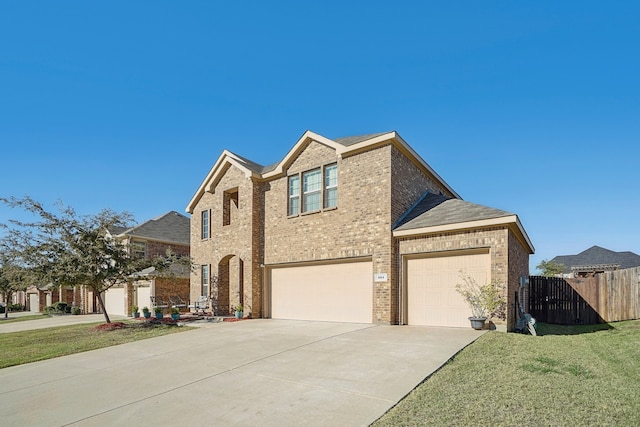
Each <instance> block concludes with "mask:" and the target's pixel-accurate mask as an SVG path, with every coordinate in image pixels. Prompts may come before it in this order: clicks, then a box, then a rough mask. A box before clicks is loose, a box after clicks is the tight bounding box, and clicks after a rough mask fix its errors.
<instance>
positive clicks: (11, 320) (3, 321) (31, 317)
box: [0, 313, 49, 325]
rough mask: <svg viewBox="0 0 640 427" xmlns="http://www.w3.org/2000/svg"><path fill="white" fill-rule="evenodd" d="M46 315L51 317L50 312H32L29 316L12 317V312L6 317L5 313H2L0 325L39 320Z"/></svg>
mask: <svg viewBox="0 0 640 427" xmlns="http://www.w3.org/2000/svg"><path fill="white" fill-rule="evenodd" d="M45 317H49V315H48V314H31V315H28V316H20V317H11V313H9V317H8V318H6V319H5V317H4V314H0V325H2V324H6V323H15V322H26V321H28V320H39V319H44V318H45Z"/></svg>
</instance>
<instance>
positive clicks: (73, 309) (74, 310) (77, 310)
mask: <svg viewBox="0 0 640 427" xmlns="http://www.w3.org/2000/svg"><path fill="white" fill-rule="evenodd" d="M71 314H74V315H78V314H82V310H81V309H80V307H78V306H77V305H74V306H72V307H71Z"/></svg>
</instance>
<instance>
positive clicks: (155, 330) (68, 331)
mask: <svg viewBox="0 0 640 427" xmlns="http://www.w3.org/2000/svg"><path fill="white" fill-rule="evenodd" d="M102 325H106V324H104V323H91V324H82V325H72V326H60V327H56V328H46V329H36V330H29V331H23V332H10V333H6V334H0V349H2V351H0V368H6V367H7V366H13V365H20V364H23V363H29V362H35V361H37V360H44V359H51V358H53V357H59V356H65V355H67V354H73V353H80V352H82V351H88V350H95V349H97V348H103V347H109V346H112V345H118V344H124V343H127V342H131V341H138V340H143V339H147V338H153V337H157V336H161V335H167V334H173V333H176V332H184V331H187V330H191V328H187V327H180V326H175V325H166V324H153V323H150V322H126V323H124V327H123V328H118V329H114V330H100V328H101V327H103V326H102Z"/></svg>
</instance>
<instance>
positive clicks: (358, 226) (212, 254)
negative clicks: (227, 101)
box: [187, 138, 528, 324]
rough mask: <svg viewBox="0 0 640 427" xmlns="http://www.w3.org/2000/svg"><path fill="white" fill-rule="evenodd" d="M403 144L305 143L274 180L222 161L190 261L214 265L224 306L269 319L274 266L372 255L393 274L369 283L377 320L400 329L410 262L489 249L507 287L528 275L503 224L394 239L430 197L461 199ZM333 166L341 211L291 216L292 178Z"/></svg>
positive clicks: (196, 284)
mask: <svg viewBox="0 0 640 427" xmlns="http://www.w3.org/2000/svg"><path fill="white" fill-rule="evenodd" d="M398 140H399V138H398V139H393V138H390V139H389V140H388V141H387V140H380V141H377V142H376V143H372V144H371V145H366V144H363V145H362V146H357V148H354V149H352V150H351V149H349V148H350V147H347V148H345V149H343V148H342V147H340V146H339V145H338V144H332V143H331V142H327V141H323V140H322V138H317V139H315V138H307V139H305V138H303V139H301V140H300V141H299V143H298V144H296V146H295V147H294V149H293V150H292V151H291V152H290V153H289V154H288V155H287V156H286V157H285V159H284V160H283V161H282V162H281V164H279V165H278V167H280V169H277V168H276V171H275V172H273V173H269V172H262V171H258V172H256V171H255V170H251V168H250V167H249V166H247V165H246V164H245V165H242V164H239V163H240V161H237V162H236V161H234V157H233V156H232V155H231V153H228V154H223V156H221V158H220V160H219V161H218V162H217V163H216V165H215V166H214V169H212V172H211V173H210V175H209V176H208V177H207V179H206V180H205V181H204V182H203V184H202V186H201V187H200V190H199V192H197V193H196V195H195V196H194V199H193V200H192V202H191V203H190V205H189V207H188V208H187V210H188V211H189V212H190V213H191V214H192V218H191V255H192V257H193V260H194V263H195V264H197V265H209V266H210V269H209V271H210V274H211V276H212V278H214V279H217V294H216V295H214V296H218V304H221V305H223V306H225V307H226V306H227V305H231V306H233V305H234V304H235V303H236V302H237V301H239V299H240V298H243V299H244V301H245V306H246V307H247V306H248V307H249V308H250V313H251V315H252V316H253V317H262V315H263V314H265V312H267V313H268V308H267V307H264V306H263V305H264V304H267V302H265V301H264V298H263V289H264V287H265V286H266V282H267V281H268V278H267V277H266V276H267V275H268V272H269V269H270V268H272V267H277V266H281V265H290V264H291V265H296V264H300V263H313V262H320V261H322V262H327V261H336V262H339V261H344V260H347V259H363V258H364V259H370V260H371V262H372V265H373V272H374V273H384V274H386V275H387V277H388V280H387V281H386V282H384V281H382V282H375V281H374V278H373V277H372V278H371V286H372V288H373V300H372V301H371V304H372V313H373V315H372V319H371V321H372V322H373V323H383V324H397V323H398V322H399V312H400V310H401V307H400V302H399V286H400V284H401V280H400V278H401V273H402V272H401V265H400V264H401V259H402V256H403V255H406V254H412V253H428V252H437V251H446V250H452V249H465V248H477V247H489V248H490V253H491V264H492V267H491V269H492V276H493V277H495V278H498V279H499V280H501V281H504V282H505V283H507V282H509V283H511V281H512V280H511V279H512V277H511V276H512V275H518V274H520V271H522V269H523V266H525V261H526V266H525V268H528V252H527V251H526V250H525V249H524V248H522V245H521V244H520V242H519V241H518V240H517V239H515V238H514V239H511V238H510V231H509V229H508V228H507V227H504V226H503V227H493V228H488V229H486V230H475V231H464V232H455V233H441V234H436V235H429V236H428V237H424V236H420V237H415V238H414V237H411V238H395V237H394V236H393V227H394V224H395V223H396V222H397V221H398V220H399V219H400V218H401V217H402V216H403V215H404V214H405V212H407V210H408V209H410V208H411V207H412V206H413V205H414V204H415V203H416V202H417V201H418V200H419V199H420V198H421V197H422V196H423V195H424V194H425V193H426V192H427V191H429V192H431V193H434V194H444V195H446V196H449V197H454V198H455V197H458V196H457V195H456V194H455V193H454V192H453V190H451V189H450V187H448V186H447V185H446V184H445V183H444V182H443V181H442V180H441V178H439V177H438V176H437V175H435V174H434V173H433V171H432V170H431V169H430V168H429V167H428V166H426V164H424V163H422V161H421V159H416V158H415V156H414V154H412V151H411V150H410V149H409V148H408V147H407V146H406V145H404V143H398ZM225 156H227V157H225ZM225 159H228V161H227V162H225ZM331 164H337V168H338V205H337V207H335V208H327V209H322V208H321V209H320V210H318V211H314V212H310V213H301V214H298V215H291V216H290V215H288V203H289V193H288V182H289V181H288V179H289V177H290V176H292V175H296V174H300V176H301V174H302V173H303V172H306V171H310V170H313V169H316V168H321V170H322V169H323V168H324V167H325V166H327V165H331ZM214 172H215V173H214ZM236 191H237V200H238V207H237V212H231V220H230V224H228V225H225V222H226V221H225V218H227V217H228V215H229V213H228V212H226V211H225V209H228V206H229V205H228V197H226V196H225V194H227V195H228V194H229V193H230V192H236ZM202 211H207V212H210V215H209V217H210V228H211V237H210V238H205V239H202V238H201V231H202V220H201V219H202V215H201V212H202ZM234 215H235V216H234ZM512 245H513V246H515V245H519V246H520V247H521V249H518V248H515V247H514V248H512V247H511V246H512ZM510 258H512V260H513V262H516V263H517V265H513V266H512V265H511V264H510V262H511V261H512V260H510ZM200 272H201V270H200V268H196V269H195V270H194V271H193V272H192V275H191V300H194V299H195V298H197V297H198V296H199V295H200V293H201V283H202V277H201V274H200ZM239 272H241V276H243V277H239V275H238V274H239ZM514 277H515V276H514ZM514 283H515V282H514ZM510 286H511V285H510ZM240 288H242V292H243V295H240V294H239V292H240ZM225 292H228V293H229V296H228V297H227V296H226V294H225ZM221 295H222V298H220V296H221ZM221 299H222V300H223V301H221ZM245 314H247V312H246V309H245Z"/></svg>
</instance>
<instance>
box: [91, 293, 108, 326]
mask: <svg viewBox="0 0 640 427" xmlns="http://www.w3.org/2000/svg"><path fill="white" fill-rule="evenodd" d="M93 292H95V293H96V296H97V297H98V305H99V306H100V309H101V310H102V312H103V313H104V320H105V321H106V322H107V323H111V319H109V313H107V309H106V307H105V306H104V302H103V301H102V293H101V292H98V291H97V290H96V289H95V288H94V289H93Z"/></svg>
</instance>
